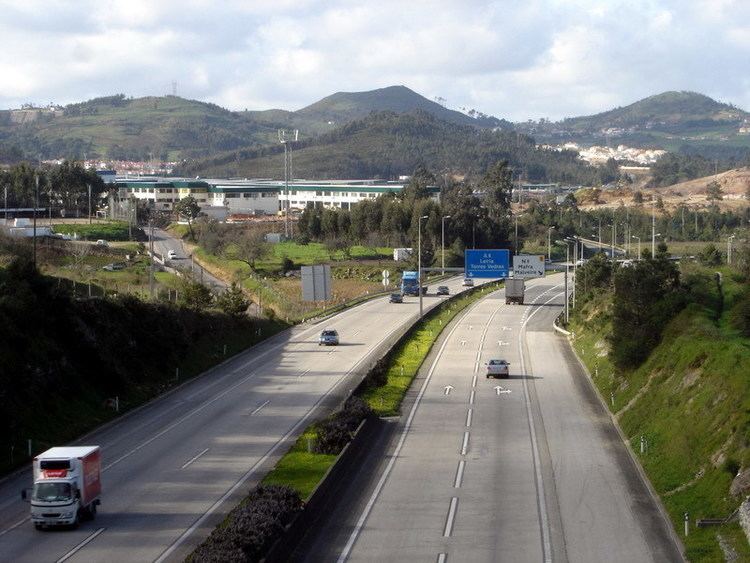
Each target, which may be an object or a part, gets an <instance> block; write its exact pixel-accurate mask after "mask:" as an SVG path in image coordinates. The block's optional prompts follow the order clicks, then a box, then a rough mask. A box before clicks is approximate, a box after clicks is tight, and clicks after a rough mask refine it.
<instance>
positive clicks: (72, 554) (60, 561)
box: [56, 528, 106, 563]
mask: <svg viewBox="0 0 750 563" xmlns="http://www.w3.org/2000/svg"><path fill="white" fill-rule="evenodd" d="M104 530H106V528H99V529H98V530H97V531H96V532H94V533H93V534H91V535H90V536H89V537H87V538H86V539H85V540H83V541H82V542H81V543H79V544H78V545H77V546H75V547H74V548H73V549H71V550H70V551H69V552H68V553H66V554H65V555H63V556H62V557H60V559H58V560H57V561H56V563H62V562H63V561H67V560H68V559H70V558H71V557H73V556H74V555H75V554H76V553H78V552H79V551H80V550H81V548H83V547H84V546H85V545H86V544H88V543H90V542H91V541H92V540H93V539H94V538H96V536H98V535H99V534H101V533H102V532H103V531H104Z"/></svg>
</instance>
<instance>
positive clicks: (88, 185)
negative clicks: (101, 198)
mask: <svg viewBox="0 0 750 563" xmlns="http://www.w3.org/2000/svg"><path fill="white" fill-rule="evenodd" d="M86 187H87V188H88V190H89V225H90V224H91V184H86Z"/></svg>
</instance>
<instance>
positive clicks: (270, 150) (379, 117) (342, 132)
mask: <svg viewBox="0 0 750 563" xmlns="http://www.w3.org/2000/svg"><path fill="white" fill-rule="evenodd" d="M499 160H507V161H509V162H510V164H511V165H512V166H513V167H514V168H515V170H516V171H517V172H522V173H523V176H524V178H525V179H530V180H532V181H540V182H541V181H548V180H549V181H560V182H572V183H589V182H593V181H595V178H594V177H595V175H596V174H597V171H596V170H595V169H594V168H592V167H589V166H587V165H585V163H582V162H581V161H580V160H578V158H577V155H576V154H575V153H572V152H567V151H565V152H554V151H544V150H540V149H537V148H536V145H535V143H534V140H533V139H531V138H530V137H526V136H524V135H518V134H517V133H515V132H508V131H493V130H488V129H477V128H476V127H471V126H468V125H458V124H455V123H449V122H446V121H443V120H441V119H438V118H437V117H435V116H434V115H432V114H430V113H427V112H425V111H422V110H417V111H415V112H413V113H407V114H396V113H394V112H377V113H372V114H370V115H368V116H367V117H365V118H363V119H359V120H356V121H352V122H350V123H348V124H346V125H344V126H342V127H339V128H338V129H336V130H335V131H331V132H329V133H326V134H324V135H321V136H320V137H317V138H315V139H310V140H306V141H302V142H300V143H298V144H297V145H295V147H294V158H293V162H294V175H295V177H297V178H320V179H324V178H336V177H338V178H342V177H343V178H373V177H380V178H392V177H395V176H398V175H401V174H411V173H412V172H413V171H414V169H415V168H416V166H417V165H418V164H424V165H425V166H427V167H428V168H429V169H430V170H435V171H442V172H452V173H454V174H457V175H479V174H483V173H484V172H485V171H486V170H487V167H488V166H490V165H491V164H493V163H495V162H497V161H499ZM283 170H284V165H283V149H282V148H281V147H279V146H272V147H265V148H261V149H248V150H240V151H231V152H227V153H224V154H222V155H219V156H217V157H214V158H209V159H203V160H198V161H194V162H191V163H189V164H188V165H186V166H184V167H183V168H182V169H180V170H178V171H176V173H179V174H182V175H188V176H195V175H200V176H245V177H274V178H279V177H281V176H283Z"/></svg>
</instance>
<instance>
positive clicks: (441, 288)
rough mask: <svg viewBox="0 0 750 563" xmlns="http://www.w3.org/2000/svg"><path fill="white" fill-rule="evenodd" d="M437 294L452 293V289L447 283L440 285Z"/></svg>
mask: <svg viewBox="0 0 750 563" xmlns="http://www.w3.org/2000/svg"><path fill="white" fill-rule="evenodd" d="M437 294H438V295H450V294H451V291H450V289H448V286H447V285H440V286H438V288H437Z"/></svg>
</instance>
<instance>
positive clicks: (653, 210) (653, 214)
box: [651, 198, 656, 258]
mask: <svg viewBox="0 0 750 563" xmlns="http://www.w3.org/2000/svg"><path fill="white" fill-rule="evenodd" d="M654 256H656V205H655V201H654V199H653V198H651V258H653V257H654Z"/></svg>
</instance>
